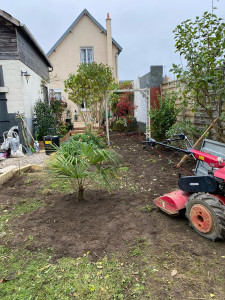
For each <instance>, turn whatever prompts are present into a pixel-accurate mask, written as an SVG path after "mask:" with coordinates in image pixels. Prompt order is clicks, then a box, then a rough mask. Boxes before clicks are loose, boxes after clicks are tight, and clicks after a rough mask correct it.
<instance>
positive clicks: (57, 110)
mask: <svg viewBox="0 0 225 300" xmlns="http://www.w3.org/2000/svg"><path fill="white" fill-rule="evenodd" d="M50 107H51V108H52V111H53V112H54V114H55V115H56V118H57V121H58V122H60V121H61V119H62V114H63V112H64V111H65V109H66V107H67V103H66V102H64V101H62V100H52V101H51V103H50Z"/></svg>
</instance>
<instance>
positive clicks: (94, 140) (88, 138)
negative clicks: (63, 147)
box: [72, 131, 105, 148]
mask: <svg viewBox="0 0 225 300" xmlns="http://www.w3.org/2000/svg"><path fill="white" fill-rule="evenodd" d="M72 139H73V140H74V141H79V142H85V143H87V144H89V145H91V146H92V147H95V148H96V147H97V148H104V147H105V143H104V141H103V139H102V138H101V137H99V136H97V135H96V134H94V133H92V132H90V131H89V132H85V133H79V134H75V135H74V136H73V137H72Z"/></svg>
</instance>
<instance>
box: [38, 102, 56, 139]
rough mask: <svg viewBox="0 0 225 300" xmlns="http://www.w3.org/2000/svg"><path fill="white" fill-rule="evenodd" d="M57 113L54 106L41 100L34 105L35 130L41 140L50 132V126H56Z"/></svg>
mask: <svg viewBox="0 0 225 300" xmlns="http://www.w3.org/2000/svg"><path fill="white" fill-rule="evenodd" d="M56 121H57V120H56V115H55V113H54V112H53V110H52V108H51V107H50V106H49V105H48V104H47V103H46V102H43V101H41V100H38V101H37V102H36V103H35V105H34V131H35V135H38V138H39V140H42V139H43V136H45V135H48V134H49V128H56Z"/></svg>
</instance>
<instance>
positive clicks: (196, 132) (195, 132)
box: [166, 120, 207, 144]
mask: <svg viewBox="0 0 225 300" xmlns="http://www.w3.org/2000/svg"><path fill="white" fill-rule="evenodd" d="M205 130H206V128H205V127H203V128H201V129H200V128H199V127H196V126H194V125H193V124H192V122H191V121H190V120H181V121H179V122H177V123H176V124H174V125H173V126H171V127H170V129H169V130H167V132H166V137H167V138H172V137H173V135H174V134H180V131H181V132H183V133H184V134H185V135H186V136H187V137H188V139H189V140H190V141H191V142H192V144H194V143H195V141H196V140H197V139H198V138H199V137H200V136H201V135H202V134H203V132H204V131H205ZM206 137H207V135H206Z"/></svg>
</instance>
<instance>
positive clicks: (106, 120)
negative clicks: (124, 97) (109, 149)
mask: <svg viewBox="0 0 225 300" xmlns="http://www.w3.org/2000/svg"><path fill="white" fill-rule="evenodd" d="M105 122H106V136H107V143H108V146H110V140H109V118H108V95H107V96H106V99H105Z"/></svg>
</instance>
